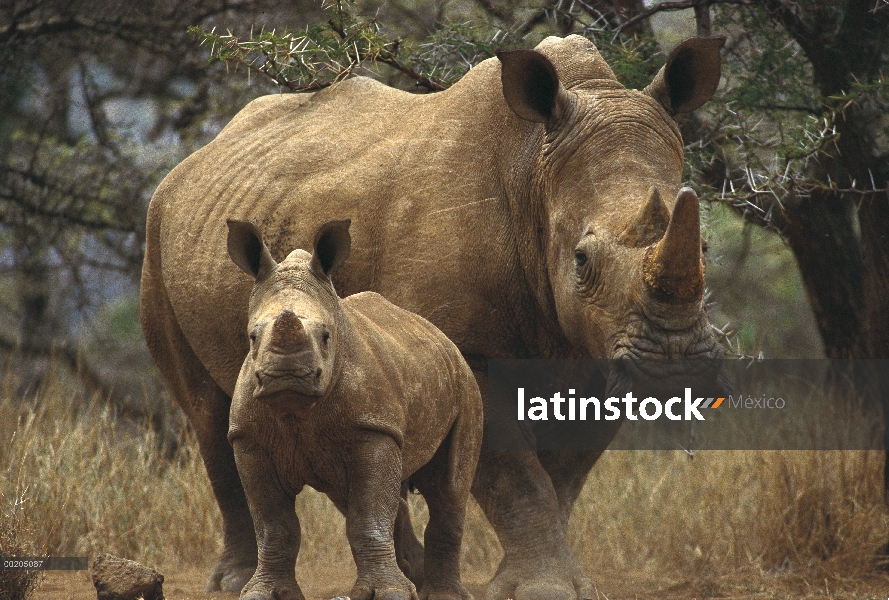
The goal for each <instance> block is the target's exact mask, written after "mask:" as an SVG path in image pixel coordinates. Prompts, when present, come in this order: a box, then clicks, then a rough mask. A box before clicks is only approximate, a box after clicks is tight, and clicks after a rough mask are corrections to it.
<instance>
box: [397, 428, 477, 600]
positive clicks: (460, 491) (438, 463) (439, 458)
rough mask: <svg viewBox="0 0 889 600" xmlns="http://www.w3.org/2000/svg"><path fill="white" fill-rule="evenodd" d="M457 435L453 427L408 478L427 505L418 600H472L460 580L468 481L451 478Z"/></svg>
mask: <svg viewBox="0 0 889 600" xmlns="http://www.w3.org/2000/svg"><path fill="white" fill-rule="evenodd" d="M457 437H459V436H455V435H454V431H453V429H452V431H451V434H449V435H448V437H447V438H445V441H444V442H443V443H442V444H441V446H439V448H438V450H437V451H436V453H435V455H434V456H433V457H432V460H430V461H429V462H428V463H427V464H426V465H425V466H424V467H423V468H421V469H420V470H419V471H417V472H416V473H415V474H414V475H413V477H411V481H413V482H414V483H415V484H416V486H417V489H419V491H420V493H422V494H423V498H424V499H425V500H426V505H427V506H428V507H429V523H428V524H427V525H426V532H425V534H424V539H423V541H424V547H425V552H424V565H425V568H426V576H425V581H424V584H423V587H422V588H421V589H420V600H472V595H471V594H470V593H469V592H468V591H467V590H466V588H465V587H463V583H462V582H461V580H460V546H461V542H462V539H463V525H464V521H465V518H466V501H467V499H468V496H469V486H470V481H469V478H468V477H464V478H462V480H461V478H457V477H454V475H455V472H456V471H457V470H458V468H457V466H456V465H454V464H453V463H454V461H455V459H459V457H458V456H456V455H459V454H461V452H452V444H454V443H455V438H457ZM477 453H478V449H477V447H476V448H472V447H470V448H465V449H464V452H462V454H463V455H464V457H466V458H468V457H471V456H473V455H475V454H477Z"/></svg>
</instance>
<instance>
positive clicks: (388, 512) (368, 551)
mask: <svg viewBox="0 0 889 600" xmlns="http://www.w3.org/2000/svg"><path fill="white" fill-rule="evenodd" d="M350 458H351V460H350V462H349V463H348V465H347V469H348V473H347V477H348V482H349V488H348V489H349V492H348V497H347V499H346V535H347V537H348V538H349V545H350V546H351V548H352V556H353V558H354V559H355V566H356V567H357V569H358V579H357V580H356V581H355V585H354V587H353V588H352V591H351V592H350V593H349V597H350V598H351V599H352V600H418V597H417V589H416V587H414V584H413V583H411V582H410V580H409V579H408V578H407V577H405V575H404V573H402V572H401V570H400V569H399V568H398V564H397V562H396V560H395V542H394V539H393V531H394V527H395V515H396V513H397V512H398V507H399V503H400V502H401V495H400V493H399V492H400V489H401V475H402V470H401V469H402V467H401V464H402V463H401V450H400V449H399V448H398V445H397V444H396V443H395V440H394V439H392V438H391V437H390V436H388V435H385V434H383V433H379V432H374V431H367V432H361V433H360V434H358V437H357V439H356V440H355V441H354V443H353V444H352V451H351V457H350Z"/></svg>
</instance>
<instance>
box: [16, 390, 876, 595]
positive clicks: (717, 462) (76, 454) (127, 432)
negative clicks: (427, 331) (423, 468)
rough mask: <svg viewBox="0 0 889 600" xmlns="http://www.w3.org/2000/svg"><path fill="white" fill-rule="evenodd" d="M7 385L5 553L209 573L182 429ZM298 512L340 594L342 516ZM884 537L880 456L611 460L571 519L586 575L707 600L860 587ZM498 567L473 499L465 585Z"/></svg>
mask: <svg viewBox="0 0 889 600" xmlns="http://www.w3.org/2000/svg"><path fill="white" fill-rule="evenodd" d="M7 379H8V378H7ZM13 388H14V386H12V385H10V384H7V385H5V386H3V385H0V393H2V398H0V508H2V510H0V533H2V535H0V554H6V555H9V554H15V555H20V556H21V555H23V554H27V555H34V554H49V555H54V556H90V557H92V556H94V555H96V554H97V553H100V552H111V553H113V554H117V555H120V556H125V557H128V558H132V559H135V560H138V561H140V562H143V563H145V564H149V565H152V566H155V567H158V568H159V569H161V570H164V569H170V570H174V569H182V568H183V567H185V566H194V567H201V568H208V567H209V566H210V565H212V563H213V561H215V559H216V557H217V555H218V552H219V550H220V547H221V542H220V540H221V526H220V519H219V515H218V509H217V508H216V504H215V501H214V499H213V495H212V492H211V490H210V486H209V483H208V481H207V477H206V475H205V472H204V467H203V464H202V463H201V459H200V455H199V453H198V450H197V443H196V441H195V439H194V437H193V436H192V435H191V433H190V432H189V431H188V430H187V429H186V430H183V432H182V437H183V443H182V445H181V446H180V447H179V449H178V450H177V452H176V453H175V455H174V456H172V457H169V456H165V454H164V453H163V452H161V451H160V447H161V445H162V444H161V440H160V439H159V437H158V435H157V434H156V433H154V432H153V431H152V430H151V428H150V427H149V426H148V425H147V424H139V423H132V422H130V421H127V420H125V419H122V418H119V417H117V416H115V413H114V412H113V411H112V410H110V409H109V408H108V407H107V406H106V405H105V403H103V402H102V399H101V398H92V399H89V398H84V397H82V396H81V395H79V394H78V393H77V392H76V391H74V388H73V387H72V386H70V385H68V384H67V383H66V382H64V381H62V380H53V379H52V378H50V379H49V380H47V381H45V382H44V384H43V385H42V387H41V388H40V389H39V390H37V391H36V392H34V393H31V394H29V395H28V396H27V397H26V398H24V399H20V398H17V397H15V394H14V393H13V392H12V390H13ZM411 502H412V503H413V505H414V511H413V512H414V514H415V516H416V523H415V525H416V527H417V530H418V533H420V532H421V531H422V528H423V526H424V522H425V518H426V516H425V507H424V505H423V503H422V500H421V499H420V498H419V497H412V498H411ZM297 512H298V514H299V516H300V520H301V524H302V529H303V532H304V533H303V543H302V551H301V552H300V559H299V562H298V567H297V571H298V576H299V575H302V576H307V574H309V573H312V574H314V575H315V577H316V578H317V576H318V574H319V573H320V574H322V576H323V577H326V576H329V578H330V579H331V583H333V581H334V580H336V581H337V582H345V584H346V585H347V584H348V582H349V579H350V578H351V577H353V576H354V575H353V574H354V567H353V565H352V563H351V556H350V554H349V548H348V544H347V543H346V540H345V526H344V521H343V519H342V517H341V516H340V515H339V513H337V512H336V510H335V509H334V508H333V506H332V505H331V504H330V502H329V501H328V500H327V499H326V498H325V497H324V496H322V495H320V494H318V493H315V492H313V491H311V490H306V491H305V492H303V493H302V494H301V495H300V497H299V498H298V500H297ZM887 539H889V513H887V509H886V507H885V505H884V503H883V500H882V454H881V453H877V452H865V451H856V452H852V451H843V452H841V451H836V452H823V451H822V452H802V451H797V452H789V451H783V452H777V451H773V452H753V451H701V452H698V453H697V454H696V455H695V456H694V458H693V459H691V458H690V457H689V456H688V455H686V454H685V453H684V452H665V451H609V452H606V453H605V454H604V455H603V457H602V458H601V460H600V461H599V462H598V463H597V465H596V467H595V468H594V469H593V471H592V473H591V475H590V477H589V479H588V481H587V484H586V487H585V488H584V490H583V493H582V494H581V496H580V498H579V500H578V502H577V505H576V509H575V511H574V515H573V517H572V519H571V523H570V542H571V544H572V547H573V550H574V551H575V553H576V556H578V557H579V559H580V560H581V562H582V564H583V566H584V567H585V568H586V569H587V570H588V571H589V572H590V573H591V574H597V573H599V574H601V573H607V572H609V571H617V570H620V571H624V572H626V571H628V570H629V571H633V572H650V573H657V574H659V575H658V576H659V577H662V578H663V579H664V581H672V582H674V583H677V584H681V583H688V584H690V585H693V586H695V589H698V590H700V591H701V593H702V594H715V593H718V592H719V590H720V589H727V586H728V587H731V586H733V585H737V582H738V581H739V580H740V579H743V580H744V581H751V582H754V583H752V584H750V585H753V586H754V587H755V586H757V585H761V583H756V582H763V581H772V580H774V578H776V577H798V578H803V579H806V578H811V579H812V580H813V581H818V582H823V581H824V580H825V579H830V578H846V579H848V578H850V577H858V576H864V575H865V574H866V573H868V571H870V570H872V569H873V568H874V566H875V560H876V558H875V557H877V556H878V554H879V552H878V551H879V549H880V548H881V547H882V546H883V545H884V544H885V543H886V540H887ZM501 556H502V552H501V550H500V548H499V546H498V544H497V541H496V538H495V536H494V534H493V532H492V530H491V528H490V526H489V525H488V524H487V522H486V521H485V519H484V517H483V516H482V513H481V511H480V509H479V508H478V506H477V505H476V504H475V503H474V502H471V505H470V509H469V518H468V522H467V530H466V536H465V539H464V550H463V559H464V568H465V572H466V574H467V579H469V580H475V581H481V580H485V579H487V578H489V577H490V576H491V575H493V573H494V570H495V569H496V566H497V563H498V562H499V560H500V558H501ZM324 574H326V575H324ZM34 583H35V582H34V581H31V582H30V583H28V582H25V584H27V585H29V586H31V588H32V587H33V584H34ZM745 585H746V584H745ZM0 596H3V597H4V598H6V597H10V598H13V597H15V596H13V595H11V594H5V593H2V592H0ZM20 597H24V594H23V595H22V596H20Z"/></svg>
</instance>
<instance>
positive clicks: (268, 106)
mask: <svg viewBox="0 0 889 600" xmlns="http://www.w3.org/2000/svg"><path fill="white" fill-rule="evenodd" d="M312 96H314V93H306V94H269V95H268V96H260V97H259V98H256V99H255V100H251V101H250V102H249V103H248V104H247V106H245V107H244V108H242V109H241V110H240V111H239V112H238V114H236V115H235V116H234V118H233V119H232V120H231V121H229V123H228V125H226V126H225V127H223V129H222V131H220V132H219V136H218V137H223V136H227V135H231V134H237V133H240V132H243V131H246V130H254V129H258V128H260V127H262V126H263V125H266V124H267V123H269V122H270V121H272V120H274V119H277V118H279V117H280V116H281V115H282V114H284V113H287V112H290V111H293V110H295V109H298V108H300V107H301V106H303V105H304V104H305V103H307V102H308V101H309V100H311V99H312Z"/></svg>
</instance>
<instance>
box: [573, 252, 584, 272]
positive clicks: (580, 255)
mask: <svg viewBox="0 0 889 600" xmlns="http://www.w3.org/2000/svg"><path fill="white" fill-rule="evenodd" d="M586 262H587V257H586V252H584V251H583V250H575V251H574V266H575V267H577V268H580V267H582V266H584V265H585V264H586Z"/></svg>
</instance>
